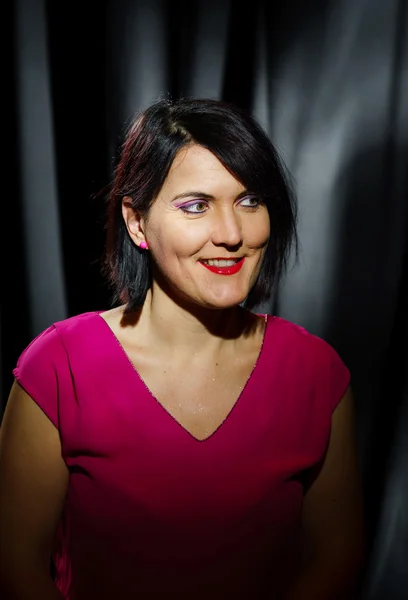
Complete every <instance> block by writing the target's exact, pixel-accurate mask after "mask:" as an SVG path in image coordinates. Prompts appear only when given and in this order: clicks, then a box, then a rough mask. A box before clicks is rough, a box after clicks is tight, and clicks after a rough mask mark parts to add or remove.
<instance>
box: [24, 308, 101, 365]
mask: <svg viewBox="0 0 408 600" xmlns="http://www.w3.org/2000/svg"><path fill="white" fill-rule="evenodd" d="M99 312H100V311H93V312H86V313H81V314H78V315H74V316H72V317H69V318H67V319H63V320H60V321H56V322H54V323H52V324H51V325H50V326H49V327H47V328H46V329H44V330H43V331H41V332H40V333H38V334H37V335H36V336H35V337H34V338H33V339H32V340H31V341H30V343H29V344H28V345H27V346H26V347H25V348H24V349H23V351H22V352H21V354H20V357H19V359H18V362H17V368H18V367H19V366H20V364H21V363H22V362H23V361H24V362H27V361H28V360H29V361H30V362H36V361H37V360H49V359H54V361H55V359H56V358H57V357H58V356H59V355H60V352H61V349H62V348H63V340H62V338H63V336H64V334H70V333H75V332H78V331H86V330H87V329H88V327H89V326H90V324H91V323H92V321H93V320H94V319H95V317H97V316H98V315H99Z"/></svg>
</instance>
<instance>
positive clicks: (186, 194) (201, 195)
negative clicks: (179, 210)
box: [172, 190, 249, 202]
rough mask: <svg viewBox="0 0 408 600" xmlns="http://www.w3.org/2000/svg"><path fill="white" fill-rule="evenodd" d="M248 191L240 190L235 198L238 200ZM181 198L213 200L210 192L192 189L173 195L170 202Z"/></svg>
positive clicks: (213, 197)
mask: <svg viewBox="0 0 408 600" xmlns="http://www.w3.org/2000/svg"><path fill="white" fill-rule="evenodd" d="M248 193H249V192H248V190H244V191H243V192H240V193H239V194H238V196H236V198H235V200H239V199H240V198H242V197H243V196H246V195H247V194H248ZM183 198H203V199H204V200H215V196H212V195H211V194H206V193H205V192H199V191H195V190H194V191H191V192H183V193H181V194H177V196H174V198H172V202H174V201H175V200H181V199H183Z"/></svg>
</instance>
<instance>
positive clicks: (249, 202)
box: [240, 196, 260, 208]
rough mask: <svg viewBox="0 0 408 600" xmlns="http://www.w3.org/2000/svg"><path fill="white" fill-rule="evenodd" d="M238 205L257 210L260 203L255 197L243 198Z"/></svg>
mask: <svg viewBox="0 0 408 600" xmlns="http://www.w3.org/2000/svg"><path fill="white" fill-rule="evenodd" d="M240 204H241V205H242V206H245V207H247V208H258V206H259V204H260V202H259V200H258V198H255V196H249V197H248V198H243V200H241V202H240Z"/></svg>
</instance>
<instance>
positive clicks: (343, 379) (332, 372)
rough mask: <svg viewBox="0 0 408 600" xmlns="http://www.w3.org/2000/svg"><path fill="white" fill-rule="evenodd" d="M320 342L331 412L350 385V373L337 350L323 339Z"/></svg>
mask: <svg viewBox="0 0 408 600" xmlns="http://www.w3.org/2000/svg"><path fill="white" fill-rule="evenodd" d="M322 342H323V344H322V350H323V351H324V354H325V362H326V364H327V367H326V368H327V370H328V376H329V390H330V404H331V410H332V412H333V411H334V410H335V409H336V407H337V405H338V404H339V402H340V400H341V399H342V397H343V396H344V394H345V392H346V390H347V388H348V386H349V385H350V380H351V375H350V371H349V369H348V367H347V366H346V365H345V363H344V362H343V360H342V359H341V358H340V356H339V354H338V352H337V351H336V350H335V349H334V348H333V347H332V346H330V344H328V343H327V342H325V341H324V340H322Z"/></svg>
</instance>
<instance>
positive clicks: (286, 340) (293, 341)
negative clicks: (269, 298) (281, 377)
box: [267, 315, 337, 359]
mask: <svg viewBox="0 0 408 600" xmlns="http://www.w3.org/2000/svg"><path fill="white" fill-rule="evenodd" d="M267 321H268V323H269V330H270V336H271V338H273V340H274V341H275V342H279V343H280V344H282V345H283V346H285V347H288V348H289V349H291V350H292V351H298V352H300V353H305V354H308V355H309V356H310V355H311V354H312V355H313V356H314V357H315V358H316V357H319V358H323V359H324V358H327V357H329V358H333V355H334V354H336V355H337V351H336V350H335V349H334V347H333V346H332V345H331V344H330V343H329V342H328V341H327V340H325V339H324V338H323V337H320V336H318V335H316V334H315V333H312V332H311V331H309V330H308V329H307V328H306V327H305V326H303V325H300V324H298V323H295V322H294V321H289V320H288V319H285V318H283V317H279V316H276V315H267Z"/></svg>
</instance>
